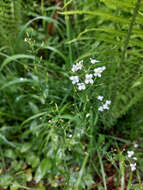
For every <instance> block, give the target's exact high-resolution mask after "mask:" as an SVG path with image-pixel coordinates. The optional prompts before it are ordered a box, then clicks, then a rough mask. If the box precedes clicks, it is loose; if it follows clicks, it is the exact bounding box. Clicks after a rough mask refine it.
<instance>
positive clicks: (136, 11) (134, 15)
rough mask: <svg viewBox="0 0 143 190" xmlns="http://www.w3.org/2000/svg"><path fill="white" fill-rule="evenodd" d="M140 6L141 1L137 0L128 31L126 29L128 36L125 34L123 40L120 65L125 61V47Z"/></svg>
mask: <svg viewBox="0 0 143 190" xmlns="http://www.w3.org/2000/svg"><path fill="white" fill-rule="evenodd" d="M140 4H141V0H137V3H136V7H135V9H134V13H133V17H132V20H131V23H130V26H129V29H128V34H127V36H126V39H125V43H124V47H123V53H122V56H121V62H120V64H122V63H123V62H124V60H125V54H126V50H127V47H128V43H129V40H130V36H131V33H132V29H133V25H134V23H135V20H136V16H137V13H138V10H139V8H140Z"/></svg>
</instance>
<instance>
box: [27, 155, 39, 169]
mask: <svg viewBox="0 0 143 190" xmlns="http://www.w3.org/2000/svg"><path fill="white" fill-rule="evenodd" d="M26 162H27V163H28V164H29V165H30V166H32V168H35V167H37V166H38V165H39V162H40V160H39V157H38V156H36V155H35V154H34V153H33V152H31V153H30V154H27V157H26Z"/></svg>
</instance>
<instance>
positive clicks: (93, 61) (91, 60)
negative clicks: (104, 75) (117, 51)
mask: <svg viewBox="0 0 143 190" xmlns="http://www.w3.org/2000/svg"><path fill="white" fill-rule="evenodd" d="M90 62H91V63H92V64H94V63H98V62H100V61H98V60H96V59H92V58H90Z"/></svg>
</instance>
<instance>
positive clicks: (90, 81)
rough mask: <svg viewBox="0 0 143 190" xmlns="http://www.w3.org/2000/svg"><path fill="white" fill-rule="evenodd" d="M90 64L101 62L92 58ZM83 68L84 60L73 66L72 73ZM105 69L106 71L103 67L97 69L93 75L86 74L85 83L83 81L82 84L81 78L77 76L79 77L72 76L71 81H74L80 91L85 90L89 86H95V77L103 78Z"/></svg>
mask: <svg viewBox="0 0 143 190" xmlns="http://www.w3.org/2000/svg"><path fill="white" fill-rule="evenodd" d="M90 62H91V63H92V64H94V63H97V62H99V61H97V60H96V59H92V58H90ZM82 68H83V60H81V61H79V62H78V63H76V64H74V65H73V66H72V72H73V73H75V72H77V71H78V70H82ZM105 69H106V67H105V66H102V67H98V68H95V69H94V73H93V74H91V73H88V74H85V79H84V82H83V81H82V82H80V79H79V76H77V75H76V76H71V77H70V80H71V81H72V84H77V87H78V90H85V89H86V85H87V84H93V83H94V79H93V76H95V77H101V74H102V72H103V71H104V70H105Z"/></svg>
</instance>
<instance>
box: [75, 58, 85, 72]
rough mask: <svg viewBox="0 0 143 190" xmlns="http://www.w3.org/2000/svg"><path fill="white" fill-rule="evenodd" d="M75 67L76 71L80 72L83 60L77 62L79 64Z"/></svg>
mask: <svg viewBox="0 0 143 190" xmlns="http://www.w3.org/2000/svg"><path fill="white" fill-rule="evenodd" d="M76 66H77V69H78V70H81V69H82V67H83V60H81V61H79V62H78V63H77V64H76Z"/></svg>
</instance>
